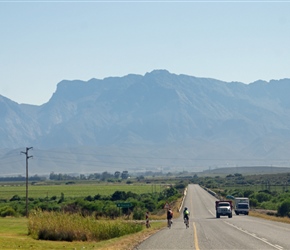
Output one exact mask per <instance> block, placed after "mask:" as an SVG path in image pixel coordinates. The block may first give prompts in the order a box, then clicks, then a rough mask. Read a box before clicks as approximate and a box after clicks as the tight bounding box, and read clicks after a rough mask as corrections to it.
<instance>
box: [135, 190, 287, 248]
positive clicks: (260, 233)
mask: <svg viewBox="0 0 290 250" xmlns="http://www.w3.org/2000/svg"><path fill="white" fill-rule="evenodd" d="M215 200H216V199H215V198H214V197H213V196H211V195H210V194H209V193H208V192H206V191H205V190H204V189H202V188H201V187H200V186H198V185H189V187H188V192H187V195H186V198H185V203H184V205H185V206H186V207H188V209H189V211H190V227H189V228H188V229H186V227H185V225H184V223H183V220H182V218H181V217H179V218H174V219H173V225H172V227H171V229H169V228H165V229H163V230H161V231H159V232H158V233H156V234H154V235H153V236H151V237H149V238H148V239H147V240H145V241H144V242H142V243H141V244H140V245H139V246H137V247H136V248H135V250H143V249H150V250H153V249H156V250H157V249H159V250H165V249H166V250H168V249H196V250H199V249H203V250H204V249H214V250H217V249H223V250H225V249H231V250H233V249H238V250H242V249H246V250H250V249H259V250H267V249H278V250H286V249H287V250H290V224H286V223H279V222H272V221H268V220H263V219H259V218H255V217H252V216H246V215H235V214H233V217H232V218H228V217H224V216H221V218H219V219H217V218H216V217H215Z"/></svg>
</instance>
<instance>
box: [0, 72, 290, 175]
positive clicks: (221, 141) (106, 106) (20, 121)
mask: <svg viewBox="0 0 290 250" xmlns="http://www.w3.org/2000/svg"><path fill="white" fill-rule="evenodd" d="M289 93H290V79H280V80H271V81H269V82H266V81H262V80H258V81H255V82H253V83H250V84H244V83H241V82H224V81H220V80H216V79H211V78H198V77H194V76H189V75H182V74H181V75H176V74H173V73H170V72H168V71H167V70H154V71H152V72H148V73H146V74H145V75H144V76H142V75H135V74H129V75H127V76H124V77H108V78H104V79H102V80H100V79H94V78H93V79H91V80H89V81H81V80H74V81H68V80H63V81H61V82H59V83H58V84H57V89H56V91H55V93H53V95H52V97H51V98H50V100H49V101H48V102H47V103H45V104H43V105H40V106H37V105H29V104H18V103H16V102H14V101H12V100H10V99H8V98H6V97H4V96H1V95H0V164H1V165H0V166H1V173H2V175H15V174H23V173H24V172H25V156H26V155H25V154H24V152H25V150H26V147H33V149H31V150H29V151H28V153H29V154H28V155H31V156H33V157H31V158H29V160H28V162H29V170H30V174H43V173H50V172H61V173H91V172H100V171H108V172H113V171H116V170H119V171H123V170H128V171H130V172H138V171H149V170H150V171H152V170H154V171H164V172H171V171H192V172H196V171H202V170H204V169H209V168H211V169H213V168H221V167H233V166H277V167H278V166H279V167H289V165H290V163H289V161H290V157H289V152H288V150H289V146H290V98H289Z"/></svg>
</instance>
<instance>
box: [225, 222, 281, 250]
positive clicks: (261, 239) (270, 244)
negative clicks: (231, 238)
mask: <svg viewBox="0 0 290 250" xmlns="http://www.w3.org/2000/svg"><path fill="white" fill-rule="evenodd" d="M224 223H226V224H228V225H229V226H231V227H234V228H236V229H238V230H239V231H241V232H243V233H245V234H248V235H250V236H252V237H253V238H255V239H258V240H260V241H262V242H264V243H266V244H268V245H269V246H271V247H274V248H276V249H279V250H282V249H283V247H281V246H278V245H274V244H272V243H270V242H268V241H267V240H266V239H264V238H260V237H258V236H257V235H256V234H254V233H249V232H247V231H246V230H243V229H241V228H239V227H237V226H235V225H234V224H231V223H229V222H227V221H224Z"/></svg>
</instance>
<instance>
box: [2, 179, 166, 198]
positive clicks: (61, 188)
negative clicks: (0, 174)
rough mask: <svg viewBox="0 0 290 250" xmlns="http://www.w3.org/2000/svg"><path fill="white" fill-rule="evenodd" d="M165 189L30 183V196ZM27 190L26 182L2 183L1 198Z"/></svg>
mask: <svg viewBox="0 0 290 250" xmlns="http://www.w3.org/2000/svg"><path fill="white" fill-rule="evenodd" d="M163 189H164V186H163V185H157V186H156V185H150V184H141V185H138V184H130V185H128V184H91V183H89V184H86V183H80V184H71V185H66V184H54V185H49V184H43V185H29V187H28V190H29V195H28V196H29V197H30V198H40V197H42V198H44V197H53V196H56V197H60V195H61V194H63V195H64V196H65V197H70V198H78V197H86V196H89V195H91V196H94V195H96V194H100V195H104V196H108V195H112V194H113V193H114V192H115V191H116V190H118V191H125V192H128V191H131V192H134V193H136V194H144V193H151V192H160V191H162V190H163ZM25 192H26V187H25V183H18V184H17V183H11V184H8V183H6V184H2V185H0V199H5V200H7V199H10V198H11V197H13V196H14V195H18V196H20V197H24V196H25Z"/></svg>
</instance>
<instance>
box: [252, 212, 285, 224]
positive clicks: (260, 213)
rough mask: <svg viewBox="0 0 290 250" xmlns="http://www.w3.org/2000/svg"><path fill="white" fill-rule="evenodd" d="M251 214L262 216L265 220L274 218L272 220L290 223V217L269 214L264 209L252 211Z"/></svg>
mask: <svg viewBox="0 0 290 250" xmlns="http://www.w3.org/2000/svg"><path fill="white" fill-rule="evenodd" d="M249 215H250V216H254V217H258V218H262V219H265V220H272V221H277V222H283V223H289V224H290V218H288V217H278V216H275V215H268V214H267V213H266V212H263V211H250V213H249Z"/></svg>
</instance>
